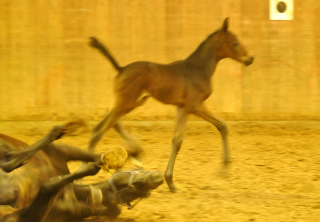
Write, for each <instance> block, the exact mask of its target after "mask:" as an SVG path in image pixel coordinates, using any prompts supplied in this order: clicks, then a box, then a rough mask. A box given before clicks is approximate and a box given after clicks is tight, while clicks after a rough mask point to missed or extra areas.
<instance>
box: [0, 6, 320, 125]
mask: <svg viewBox="0 0 320 222" xmlns="http://www.w3.org/2000/svg"><path fill="white" fill-rule="evenodd" d="M225 17H230V26H231V30H232V31H233V32H234V33H236V34H237V35H238V37H239V38H240V39H241V41H242V42H243V43H244V44H245V46H246V47H247V49H248V50H249V51H250V52H251V53H252V54H254V56H255V58H256V60H255V62H254V64H252V65H251V66H249V67H244V66H242V65H241V64H239V63H237V62H235V61H233V60H231V59H227V60H223V61H222V62H221V63H220V64H219V66H218V69H217V71H216V73H215V76H214V78H213V82H212V84H213V85H214V90H215V91H214V94H213V95H212V96H211V97H210V98H209V99H208V101H207V105H208V106H209V107H210V108H211V109H212V110H215V111H216V112H217V113H218V114H219V115H220V116H222V117H224V118H225V119H227V120H288V119H320V71H319V70H320V25H319V24H320V2H319V0H295V13H294V20H293V21H270V20H269V2H268V0H264V1H260V0H254V1H252V0H224V1H221V0H219V1H218V0H152V1H150V0H68V1H64V0H55V1H50V0H23V1H21V0H0V120H21V119H28V120H29V119H30V120H34V119H39V120H57V119H66V118H69V117H70V116H74V115H77V116H83V117H86V118H89V119H94V120H98V119H101V118H102V116H103V115H104V114H105V113H106V111H107V110H108V107H110V104H111V103H112V77H114V76H115V75H116V72H115V70H114V69H113V68H112V66H111V65H110V63H109V62H107V61H106V60H105V59H104V58H103V57H102V56H101V55H100V54H99V53H98V52H97V51H95V50H93V49H92V48H90V47H88V45H87V42H88V37H89V36H97V37H99V38H100V40H101V41H103V42H104V43H105V44H106V45H107V46H108V47H109V49H110V50H111V51H112V53H113V55H114V56H115V57H116V58H117V60H118V61H119V62H120V64H122V65H125V64H128V63H130V62H133V61H137V60H150V61H154V62H159V63H168V62H172V61H175V60H179V59H184V58H185V57H187V56H188V55H189V54H190V53H191V52H193V50H194V49H195V48H196V47H197V46H198V45H199V44H200V43H201V41H202V40H204V39H205V38H206V37H207V36H208V35H209V34H210V33H212V32H213V31H215V30H216V29H217V28H219V27H220V26H221V24H222V21H223V19H224V18H225ZM174 116H175V109H174V107H171V106H165V105H162V104H160V103H158V102H156V101H154V100H150V101H148V102H147V104H146V105H145V106H144V107H141V108H138V109H137V110H135V111H133V112H132V113H130V114H128V115H127V116H126V117H125V118H126V119H143V120H158V119H172V118H173V117H174Z"/></svg>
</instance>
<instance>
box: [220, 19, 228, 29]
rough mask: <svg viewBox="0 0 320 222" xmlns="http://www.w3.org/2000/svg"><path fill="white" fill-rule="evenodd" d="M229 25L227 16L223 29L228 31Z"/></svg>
mask: <svg viewBox="0 0 320 222" xmlns="http://www.w3.org/2000/svg"><path fill="white" fill-rule="evenodd" d="M228 27H229V18H226V19H225V20H224V21H223V25H222V30H223V31H224V32H227V31H228Z"/></svg>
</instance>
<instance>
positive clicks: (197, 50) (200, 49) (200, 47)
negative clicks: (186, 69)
mask: <svg viewBox="0 0 320 222" xmlns="http://www.w3.org/2000/svg"><path fill="white" fill-rule="evenodd" d="M219 31H220V29H218V30H216V31H214V32H213V33H211V34H210V35H209V36H208V37H207V38H206V39H205V40H204V41H203V42H202V43H200V45H199V46H198V47H197V48H196V50H194V52H193V53H192V54H191V55H190V56H189V57H188V58H187V59H186V60H187V61H188V60H189V59H192V58H193V57H195V56H196V55H197V54H198V52H200V51H202V49H203V47H204V46H205V44H206V43H207V42H208V40H209V39H211V38H212V37H213V36H215V35H216V34H217V33H218V32H219Z"/></svg>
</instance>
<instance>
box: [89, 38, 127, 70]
mask: <svg viewBox="0 0 320 222" xmlns="http://www.w3.org/2000/svg"><path fill="white" fill-rule="evenodd" d="M90 40H91V41H90V43H89V44H90V46H92V47H94V48H97V49H98V50H99V51H100V52H101V53H102V54H103V55H104V56H105V57H107V59H109V61H110V62H111V63H112V65H113V67H114V68H115V69H116V70H117V71H118V72H120V71H122V69H123V68H122V67H120V66H119V64H118V63H117V61H116V60H115V59H114V57H113V56H112V55H111V53H110V52H109V51H108V50H107V48H106V47H105V46H104V45H102V44H101V43H100V42H99V41H98V39H97V38H96V37H90Z"/></svg>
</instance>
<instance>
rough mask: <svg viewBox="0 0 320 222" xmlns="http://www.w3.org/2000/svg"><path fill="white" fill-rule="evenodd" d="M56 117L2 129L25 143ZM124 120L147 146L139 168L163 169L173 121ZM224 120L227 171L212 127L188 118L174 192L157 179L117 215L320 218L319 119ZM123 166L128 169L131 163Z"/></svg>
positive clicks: (111, 137)
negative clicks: (147, 192) (132, 205)
mask: <svg viewBox="0 0 320 222" xmlns="http://www.w3.org/2000/svg"><path fill="white" fill-rule="evenodd" d="M55 124H57V122H26V121H25V122H23V121H22V122H1V124H0V132H2V133H6V134H8V135H11V136H14V137H16V138H18V139H21V140H23V141H25V142H27V143H29V144H30V143H32V142H34V141H36V140H37V139H38V138H40V137H41V136H42V135H43V134H44V133H45V132H46V130H48V129H49V128H50V127H51V126H53V125H55ZM92 124H94V123H92ZM124 125H125V127H126V129H127V130H128V131H129V132H131V134H132V135H134V137H135V138H137V139H138V140H139V143H140V144H141V145H142V146H143V147H144V149H145V152H144V155H143V162H144V164H145V169H146V170H155V169H159V170H161V171H164V170H165V168H166V164H167V161H168V158H169V154H170V143H171V137H172V134H173V127H174V122H171V121H167V122H165V121H163V122H160V121H159V122H158V121H154V122H142V121H132V122H129V121H128V122H124ZM228 125H229V129H230V137H229V139H230V148H231V155H232V158H233V162H232V164H231V166H230V168H229V169H228V170H227V171H225V172H224V171H222V170H221V169H222V168H221V156H222V151H221V139H220V136H219V133H218V131H217V130H216V129H215V128H214V127H213V126H211V125H210V124H208V123H206V122H202V121H190V122H188V125H187V130H186V135H185V140H184V142H183V145H182V148H181V150H180V153H179V155H178V158H177V161H176V166H175V171H174V181H175V184H176V186H177V187H178V189H179V192H178V193H175V194H173V193H170V192H169V190H168V188H167V186H166V184H163V185H161V186H160V187H159V188H158V189H156V190H154V191H153V192H152V194H151V196H150V197H149V198H148V199H144V200H142V201H141V202H140V203H139V204H138V205H137V206H136V207H135V208H134V209H133V210H127V209H126V208H125V207H123V210H122V214H121V215H120V217H119V218H118V219H117V220H115V222H138V221H139V222H153V221H161V222H162V221H170V222H171V221H174V222H191V221H197V222H198V221H200V222H212V221H215V222H222V221H224V222H242V221H257V222H260V221H266V222H270V221H272V222H274V221H279V222H280V221H283V222H290V221H312V222H316V221H319V217H320V216H319V215H320V171H319V168H320V149H319V148H320V140H319V135H320V122H315V121H307V122H302V121H300V122H297V121H291V122H228ZM89 137H90V134H89V132H86V133H82V134H81V135H78V136H73V137H67V138H63V139H62V140H61V141H59V142H63V143H68V144H72V145H76V146H79V147H81V148H84V149H85V148H86V144H87V143H88V140H89ZM121 144H122V141H121V139H120V138H119V136H118V135H117V134H116V133H115V131H114V130H110V131H109V132H108V134H107V135H106V136H105V137H104V138H103V140H102V142H101V143H100V144H99V147H98V150H97V152H102V151H103V150H104V149H106V148H107V147H109V146H118V145H121ZM78 166H79V163H70V168H71V170H75V169H77V167H78ZM126 168H127V169H129V168H131V166H130V164H129V165H128V166H126ZM108 177H109V175H108V174H107V173H99V174H98V175H96V176H95V177H90V178H88V179H86V181H85V182H86V183H88V182H96V181H101V180H104V179H106V178H108ZM89 221H91V222H102V221H106V220H105V219H103V218H102V219H97V218H95V219H90V220H89Z"/></svg>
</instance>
